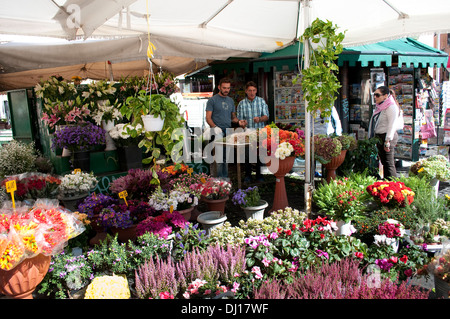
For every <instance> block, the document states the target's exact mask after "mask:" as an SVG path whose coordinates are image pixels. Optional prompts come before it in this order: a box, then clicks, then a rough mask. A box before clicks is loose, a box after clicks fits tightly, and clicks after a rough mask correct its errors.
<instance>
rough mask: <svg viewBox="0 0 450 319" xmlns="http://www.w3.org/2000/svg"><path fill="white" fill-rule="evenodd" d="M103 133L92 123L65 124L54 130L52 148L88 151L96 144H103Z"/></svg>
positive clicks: (102, 130) (103, 131)
mask: <svg viewBox="0 0 450 319" xmlns="http://www.w3.org/2000/svg"><path fill="white" fill-rule="evenodd" d="M105 133H106V131H105V130H104V129H102V128H101V127H100V126H97V125H94V124H92V123H83V124H81V125H70V126H65V127H63V128H61V129H60V130H58V131H56V132H55V135H54V136H53V144H52V148H53V149H56V148H61V149H63V148H67V149H68V150H70V151H72V152H77V151H89V150H91V149H92V148H93V147H94V146H96V145H101V144H105V141H106V139H105Z"/></svg>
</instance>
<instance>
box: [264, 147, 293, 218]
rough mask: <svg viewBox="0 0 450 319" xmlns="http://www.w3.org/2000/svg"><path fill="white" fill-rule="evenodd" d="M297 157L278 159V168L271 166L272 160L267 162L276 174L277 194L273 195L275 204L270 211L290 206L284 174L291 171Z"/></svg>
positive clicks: (270, 169) (271, 170)
mask: <svg viewBox="0 0 450 319" xmlns="http://www.w3.org/2000/svg"><path fill="white" fill-rule="evenodd" d="M294 161H295V157H294V156H289V157H286V158H285V159H283V160H278V168H276V167H275V166H276V165H274V167H271V166H272V165H271V164H272V161H269V163H267V167H268V168H269V171H270V172H271V173H272V174H273V175H275V177H276V179H275V181H276V183H275V194H274V196H273V206H272V208H271V210H270V212H273V211H277V210H279V209H284V208H286V207H288V206H289V202H288V199H287V194H286V185H285V183H284V176H285V175H286V174H287V173H289V172H290V171H291V169H292V167H293V166H294Z"/></svg>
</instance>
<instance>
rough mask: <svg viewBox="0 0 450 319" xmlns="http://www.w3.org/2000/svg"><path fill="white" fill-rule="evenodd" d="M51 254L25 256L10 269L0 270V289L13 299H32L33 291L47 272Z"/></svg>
mask: <svg viewBox="0 0 450 319" xmlns="http://www.w3.org/2000/svg"><path fill="white" fill-rule="evenodd" d="M50 260H51V256H45V255H42V254H39V255H37V256H35V257H33V258H27V259H25V260H24V261H22V262H21V263H20V264H18V265H17V266H16V267H14V268H13V269H11V270H0V291H1V292H2V293H3V294H4V295H7V296H9V297H11V298H14V299H33V295H32V293H33V291H34V290H35V289H36V287H37V285H39V284H40V282H41V281H42V279H44V277H45V275H46V274H47V271H48V267H49V265H50Z"/></svg>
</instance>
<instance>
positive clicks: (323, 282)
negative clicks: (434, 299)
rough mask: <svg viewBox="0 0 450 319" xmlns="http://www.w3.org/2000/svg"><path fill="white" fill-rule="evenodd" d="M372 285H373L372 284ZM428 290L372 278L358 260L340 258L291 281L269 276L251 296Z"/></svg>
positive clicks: (400, 294) (409, 295) (412, 294)
mask: <svg viewBox="0 0 450 319" xmlns="http://www.w3.org/2000/svg"><path fill="white" fill-rule="evenodd" d="M373 285H375V286H373ZM428 295H429V291H423V290H421V288H420V287H417V286H411V285H408V284H407V283H406V282H402V283H401V284H398V283H397V282H393V281H391V280H390V279H387V278H386V279H384V280H382V281H381V280H379V281H378V282H373V281H372V280H371V277H370V275H369V274H363V270H362V269H361V268H360V267H359V262H358V261H356V260H352V259H348V258H347V259H343V260H341V261H338V262H333V263H324V264H322V266H321V267H317V268H310V269H308V270H307V271H306V272H304V273H303V274H302V275H301V276H297V277H295V278H294V279H293V281H292V282H290V283H286V282H284V281H282V280H271V281H266V282H263V283H262V284H261V286H260V287H259V288H257V289H255V290H254V296H253V297H254V299H265V298H271V299H428Z"/></svg>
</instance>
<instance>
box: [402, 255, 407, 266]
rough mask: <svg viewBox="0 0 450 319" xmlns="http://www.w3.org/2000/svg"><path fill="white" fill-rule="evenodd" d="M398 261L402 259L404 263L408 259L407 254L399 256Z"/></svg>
mask: <svg viewBox="0 0 450 319" xmlns="http://www.w3.org/2000/svg"><path fill="white" fill-rule="evenodd" d="M400 261H402V262H404V263H405V264H406V262H407V261H408V256H406V255H403V257H400Z"/></svg>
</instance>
